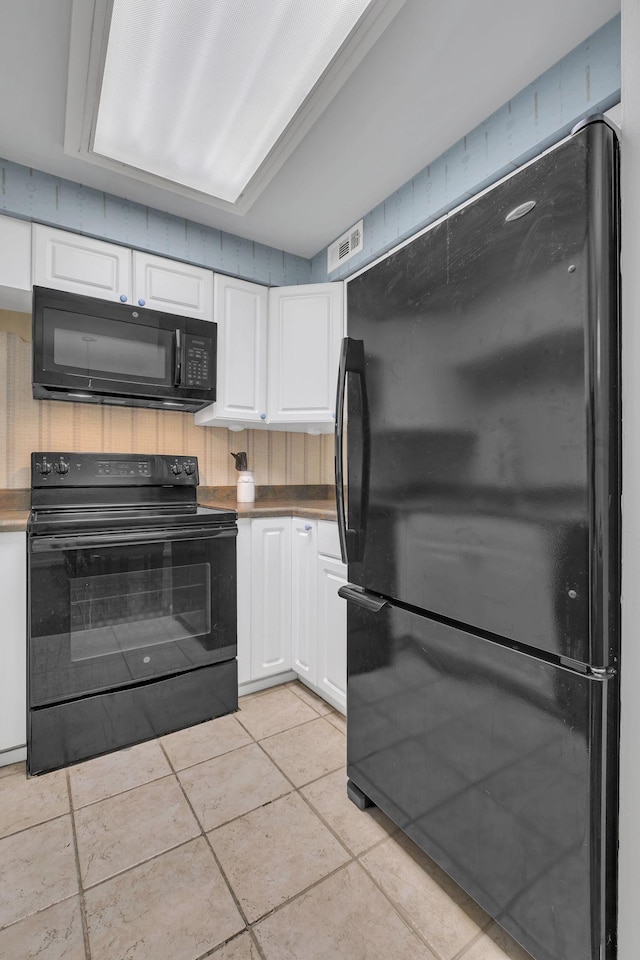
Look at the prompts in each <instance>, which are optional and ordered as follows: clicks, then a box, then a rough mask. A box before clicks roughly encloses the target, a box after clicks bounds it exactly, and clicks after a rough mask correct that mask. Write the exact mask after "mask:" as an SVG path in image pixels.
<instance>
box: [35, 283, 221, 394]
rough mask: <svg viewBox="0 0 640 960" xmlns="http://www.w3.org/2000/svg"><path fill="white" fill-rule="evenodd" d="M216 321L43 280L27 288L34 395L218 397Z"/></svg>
mask: <svg viewBox="0 0 640 960" xmlns="http://www.w3.org/2000/svg"><path fill="white" fill-rule="evenodd" d="M216 346H217V327H216V324H215V323H214V322H213V321H207V320H198V319H194V318H191V317H177V316H175V315H173V314H168V313H160V312H158V311H157V310H149V309H146V308H145V309H143V308H141V307H136V306H133V305H131V304H125V303H113V302H111V301H109V300H99V299H97V298H95V297H84V296H79V295H78V294H74V293H65V292H64V291H61V290H48V289H46V288H45V287H34V288H33V396H34V397H36V399H38V400H72V401H75V402H76V403H107V404H114V405H118V406H128V407H155V408H157V409H162V410H201V409H202V408H203V407H206V406H207V405H208V404H210V403H212V402H213V401H214V400H215V398H216Z"/></svg>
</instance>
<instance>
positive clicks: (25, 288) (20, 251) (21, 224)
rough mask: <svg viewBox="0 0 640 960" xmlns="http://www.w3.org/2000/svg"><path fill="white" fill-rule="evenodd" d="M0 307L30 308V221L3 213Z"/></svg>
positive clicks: (0, 235) (1, 220) (11, 308)
mask: <svg viewBox="0 0 640 960" xmlns="http://www.w3.org/2000/svg"><path fill="white" fill-rule="evenodd" d="M0 250H2V256H0V307H2V308H4V309H6V310H22V311H25V312H28V311H30V310H31V223H30V222H29V221H26V220H14V219H12V218H11V217H1V216H0Z"/></svg>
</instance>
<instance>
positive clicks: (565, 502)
mask: <svg viewBox="0 0 640 960" xmlns="http://www.w3.org/2000/svg"><path fill="white" fill-rule="evenodd" d="M614 146H615V144H614V140H613V134H612V132H611V131H610V130H609V129H608V128H607V127H606V126H604V125H602V124H592V125H590V126H589V127H587V128H585V130H583V131H582V132H581V133H580V134H577V135H575V136H574V137H573V138H571V139H570V140H568V141H566V142H565V143H563V144H561V145H560V146H559V147H557V148H556V149H555V150H553V151H551V152H550V153H548V154H546V155H544V156H543V157H541V158H540V159H539V160H537V161H536V162H535V163H534V164H532V165H530V166H529V167H526V168H524V169H523V170H522V171H520V172H518V173H516V174H515V175H514V176H513V177H512V178H510V179H509V180H506V181H504V182H503V183H502V184H500V185H498V186H497V187H496V188H494V189H493V190H491V191H490V192H488V193H486V194H484V195H483V196H480V197H479V198H478V199H476V200H475V201H473V202H472V203H470V204H469V205H468V206H466V207H464V208H462V209H460V210H458V211H457V212H455V213H453V214H452V215H451V216H450V217H449V218H448V219H446V220H444V221H442V222H440V223H439V224H437V225H436V226H434V227H433V228H431V229H430V230H429V231H427V232H426V233H424V234H423V235H422V236H420V237H418V238H417V239H415V240H414V241H412V242H411V243H410V244H408V245H407V246H405V247H403V248H402V249H400V250H398V251H397V252H396V253H394V254H393V255H391V256H390V257H388V258H387V259H386V260H384V261H382V262H380V263H379V264H377V265H376V266H374V267H372V268H371V269H370V270H368V271H366V272H365V273H363V274H361V275H360V276H358V277H356V278H354V279H353V280H351V281H349V283H348V285H347V302H348V329H349V341H350V342H351V343H360V352H361V353H362V362H361V367H362V369H360V368H358V369H357V370H356V369H355V367H354V365H353V363H352V364H351V365H349V364H348V363H347V364H346V369H345V377H346V380H347V389H346V397H347V409H348V430H347V434H348V452H347V464H346V466H347V469H346V471H345V473H346V475H347V477H348V496H347V501H348V511H347V517H346V523H345V524H344V527H345V529H346V530H347V531H348V536H349V538H350V543H351V545H352V546H353V550H352V551H351V555H350V556H349V560H350V567H349V580H350V581H351V582H354V583H358V584H360V585H361V586H363V587H365V588H366V589H369V590H372V591H374V592H377V593H380V594H382V595H384V596H387V597H390V598H393V599H396V600H400V601H402V602H404V603H407V604H410V605H412V606H415V607H417V608H419V609H422V610H425V611H430V612H433V613H435V614H438V615H440V616H442V617H447V618H450V619H452V620H455V621H457V622H459V623H461V624H463V625H469V626H472V627H474V628H478V629H480V630H484V631H486V632H487V633H491V634H495V635H498V636H500V637H504V638H508V639H511V640H516V641H518V642H520V643H523V644H526V645H528V646H530V647H533V648H534V649H540V650H546V651H548V652H551V653H554V654H557V655H560V656H564V657H567V658H570V659H573V660H578V661H581V662H584V663H590V664H595V665H600V666H603V665H607V664H609V663H611V662H612V660H613V658H614V657H615V647H616V643H615V629H614V630H613V632H611V626H612V620H615V616H616V614H615V610H616V605H617V596H618V587H617V559H616V558H617V540H616V537H617V524H618V511H619V492H618V480H617V468H618V442H617V431H618V416H619V407H618V398H617V364H618V344H617V284H618V259H617V242H616V224H617V194H616V187H615V182H616V178H615V168H616V161H615V150H614ZM525 203H528V204H532V205H533V206H531V209H530V210H529V212H525V213H523V214H522V215H519V216H518V212H519V211H520V212H521V213H522V210H523V209H526V208H524V207H523V204H525ZM350 353H351V355H353V356H355V355H356V353H357V351H356V350H355V349H353V350H351V352H350ZM336 453H337V455H338V462H339V461H340V449H339V448H337V450H336Z"/></svg>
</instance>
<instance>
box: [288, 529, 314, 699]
mask: <svg viewBox="0 0 640 960" xmlns="http://www.w3.org/2000/svg"><path fill="white" fill-rule="evenodd" d="M317 557H318V525H317V523H315V522H314V521H313V520H299V519H298V518H297V517H294V518H293V519H292V521H291V560H292V563H291V665H292V668H293V670H295V672H296V673H297V674H298V676H299V677H302V678H303V679H304V680H306V681H307V682H308V683H315V677H316V646H317V632H318V631H317V623H316V617H317V608H318V586H317V570H316V567H317V563H318V560H317Z"/></svg>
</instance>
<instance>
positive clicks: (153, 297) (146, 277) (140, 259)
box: [133, 250, 213, 320]
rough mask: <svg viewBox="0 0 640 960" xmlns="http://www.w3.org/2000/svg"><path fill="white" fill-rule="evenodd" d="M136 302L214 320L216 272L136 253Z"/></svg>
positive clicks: (140, 252)
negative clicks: (214, 279)
mask: <svg viewBox="0 0 640 960" xmlns="http://www.w3.org/2000/svg"><path fill="white" fill-rule="evenodd" d="M133 299H134V302H135V303H138V304H139V305H140V306H141V307H147V308H148V309H150V310H160V311H162V313H175V314H178V315H179V316H181V317H197V318H198V319H199V320H213V273H212V271H211V270H206V269H205V268H204V267H196V266H194V265H193V264H191V263H182V262H181V261H179V260H169V259H167V258H166V257H156V256H154V255H153V254H151V253H143V252H142V251H141V250H134V251H133Z"/></svg>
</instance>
